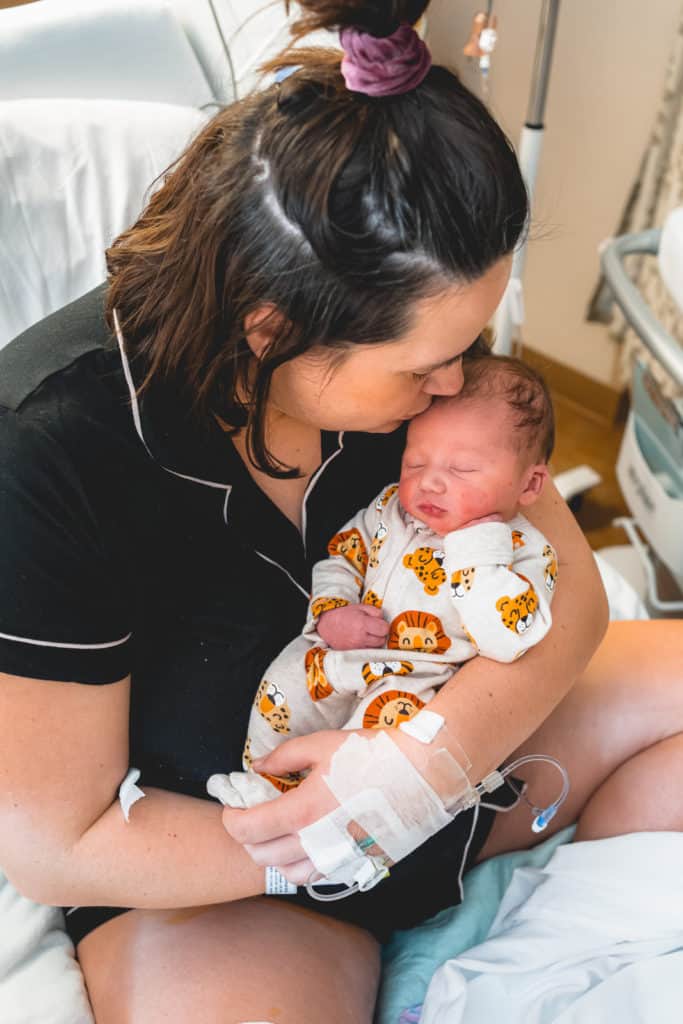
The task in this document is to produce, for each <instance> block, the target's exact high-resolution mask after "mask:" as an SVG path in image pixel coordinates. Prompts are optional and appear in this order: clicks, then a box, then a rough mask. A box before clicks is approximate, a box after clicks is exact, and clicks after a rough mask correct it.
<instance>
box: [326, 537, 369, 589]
mask: <svg viewBox="0 0 683 1024" xmlns="http://www.w3.org/2000/svg"><path fill="white" fill-rule="evenodd" d="M327 551H328V553H329V554H330V555H339V556H340V557H341V558H345V559H346V561H347V562H350V563H351V565H352V566H353V567H354V569H355V570H356V572H358V573H360V575H361V576H363V577H365V572H366V570H367V567H368V551H367V548H366V547H365V541H364V540H363V538H362V536H361V535H360V533H359V531H358V530H356V529H355V527H354V529H352V530H343V531H342V532H341V533H335V535H334V537H333V538H332V540H331V541H330V543H329V544H328V545H327Z"/></svg>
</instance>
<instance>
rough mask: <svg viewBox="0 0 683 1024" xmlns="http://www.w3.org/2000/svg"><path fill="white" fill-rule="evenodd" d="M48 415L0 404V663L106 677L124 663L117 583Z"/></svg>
mask: <svg viewBox="0 0 683 1024" xmlns="http://www.w3.org/2000/svg"><path fill="white" fill-rule="evenodd" d="M49 423H50V416H49V414H48V413H47V412H46V414H45V417H44V422H42V421H41V417H40V416H39V415H38V414H36V413H34V414H33V415H32V417H30V418H24V417H22V415H21V413H20V412H14V411H11V410H8V409H6V408H3V407H0V672H6V673H10V674H13V675H18V676H25V677H32V678H36V679H54V680H62V681H71V682H82V683H113V682H116V681H117V680H119V679H122V678H123V677H124V676H126V675H127V674H128V672H129V671H130V655H131V635H130V623H129V621H127V610H126V608H125V603H124V597H125V590H124V587H123V585H122V581H121V580H119V579H117V571H116V565H115V562H116V560H115V559H114V558H112V556H111V554H110V553H107V551H106V550H105V547H104V542H103V538H102V531H101V529H100V524H99V523H98V518H97V514H96V512H95V508H96V505H97V502H96V501H94V500H93V497H94V496H93V495H91V494H89V493H88V484H87V481H84V480H83V479H81V478H80V476H79V472H78V470H77V468H76V465H75V463H74V459H73V458H71V457H70V455H69V453H68V451H67V450H66V449H65V446H64V445H63V444H61V443H60V441H59V438H58V437H56V436H54V433H53V432H51V431H50V427H49ZM83 443H84V444H87V432H84V435H83Z"/></svg>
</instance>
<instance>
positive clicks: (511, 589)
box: [444, 523, 552, 662]
mask: <svg viewBox="0 0 683 1024" xmlns="http://www.w3.org/2000/svg"><path fill="white" fill-rule="evenodd" d="M535 532H537V531H535ZM515 533H519V531H513V529H512V528H511V526H510V525H509V524H508V523H481V524H480V525H478V526H469V527H466V528H465V529H463V530H457V531H454V532H453V533H449V534H448V535H447V536H446V538H445V542H444V550H445V568H446V571H447V578H448V585H449V587H450V592H451V599H452V601H453V604H454V606H455V608H456V610H457V611H458V613H459V616H460V621H461V625H462V628H463V630H464V632H465V634H466V635H467V637H468V639H469V640H470V642H471V643H472V644H473V646H474V647H475V648H476V650H477V652H478V653H479V654H482V655H483V656H484V657H486V658H493V659H494V660H495V661H502V662H510V661H514V660H515V659H516V658H519V657H521V655H522V654H524V653H525V652H526V651H527V650H529V648H531V647H533V646H534V645H535V644H537V643H538V642H539V641H540V640H542V639H543V637H544V636H545V635H546V633H547V632H548V630H549V629H550V626H551V623H552V618H551V614H550V598H551V596H552V592H551V591H549V590H547V589H546V588H545V587H541V586H539V585H538V580H539V579H541V580H542V579H543V576H542V571H541V562H540V558H542V555H541V552H540V551H538V553H537V555H533V554H532V551H531V547H530V548H529V551H528V553H527V554H526V555H525V557H524V559H519V561H518V560H517V559H516V557H515V552H516V550H518V548H516V546H515V545H516V543H517V538H516V537H515ZM539 536H540V535H539ZM525 570H527V571H525ZM539 571H540V575H539Z"/></svg>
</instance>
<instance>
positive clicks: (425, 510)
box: [417, 501, 445, 517]
mask: <svg viewBox="0 0 683 1024" xmlns="http://www.w3.org/2000/svg"><path fill="white" fill-rule="evenodd" d="M417 507H418V510H419V511H420V512H421V513H422V515H424V516H436V517H438V516H442V515H443V514H444V512H445V509H443V508H440V507H439V506H438V505H432V503H431V502H430V501H423V502H422V503H421V504H420V505H418V506H417Z"/></svg>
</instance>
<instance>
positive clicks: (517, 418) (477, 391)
mask: <svg viewBox="0 0 683 1024" xmlns="http://www.w3.org/2000/svg"><path fill="white" fill-rule="evenodd" d="M464 371H465V383H464V385H463V387H462V390H461V391H459V392H458V394H457V395H456V396H455V397H454V398H453V399H452V401H455V402H458V401H468V400H472V399H491V398H493V399H495V398H499V399H502V400H503V401H504V402H505V403H506V405H507V406H508V409H509V410H510V414H511V420H512V425H513V426H514V428H515V433H514V435H513V436H512V438H511V440H512V442H513V444H515V445H516V446H518V450H520V451H521V450H522V448H525V449H527V450H528V451H529V453H533V458H534V459H535V458H537V457H538V458H540V459H541V460H542V461H543V462H548V461H549V460H550V456H551V455H552V453H553V448H554V447H555V414H554V411H553V403H552V399H551V397H550V392H549V391H548V385H547V384H546V382H545V381H544V379H543V377H542V376H541V374H540V373H538V372H537V371H536V370H533V369H532V368H531V367H530V366H528V365H527V364H526V363H524V362H522V360H521V359H513V358H512V357H511V356H497V355H494V354H493V353H492V352H490V353H487V354H484V355H477V356H474V357H473V358H471V359H469V360H467V362H466V363H465V364H464Z"/></svg>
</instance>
